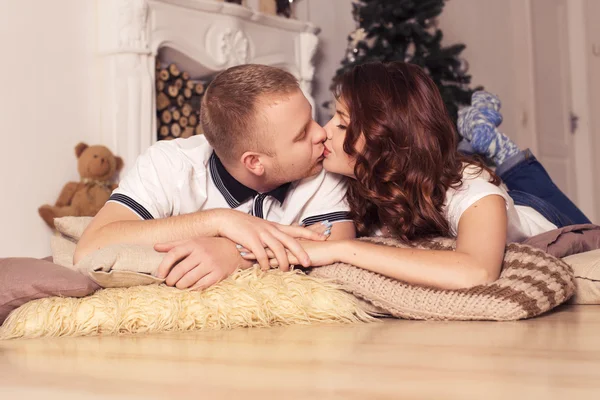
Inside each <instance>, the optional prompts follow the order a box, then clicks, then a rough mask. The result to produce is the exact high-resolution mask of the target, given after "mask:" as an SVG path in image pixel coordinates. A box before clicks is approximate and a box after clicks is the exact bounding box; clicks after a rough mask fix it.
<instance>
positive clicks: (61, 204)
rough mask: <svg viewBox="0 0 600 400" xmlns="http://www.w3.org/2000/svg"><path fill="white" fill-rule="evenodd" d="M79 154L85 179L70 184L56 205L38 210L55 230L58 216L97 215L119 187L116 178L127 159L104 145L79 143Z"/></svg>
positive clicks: (78, 167) (80, 167)
mask: <svg viewBox="0 0 600 400" xmlns="http://www.w3.org/2000/svg"><path fill="white" fill-rule="evenodd" d="M75 155H76V156H77V170H78V171H79V176H80V177H81V180H80V181H79V182H69V183H67V184H66V185H65V186H64V187H63V188H62V191H61V192H60V195H59V196H58V199H57V200H56V203H55V204H54V205H53V206H51V205H49V204H45V205H43V206H41V207H40V208H39V209H38V213H39V214H40V217H42V219H43V220H44V221H45V222H46V224H48V226H49V227H51V228H53V229H54V218H60V217H66V216H74V217H83V216H87V217H93V216H94V215H96V213H98V211H100V209H101V208H102V206H104V204H105V203H106V201H107V200H108V198H109V197H110V195H111V193H112V191H113V190H114V189H115V188H116V187H117V185H116V184H115V183H113V178H115V177H116V175H117V173H119V172H120V171H121V170H122V169H123V159H122V158H121V157H117V156H115V155H114V154H113V153H112V152H111V151H110V150H109V149H108V148H106V147H104V146H99V145H97V146H88V145H87V144H85V143H79V144H78V145H77V146H75Z"/></svg>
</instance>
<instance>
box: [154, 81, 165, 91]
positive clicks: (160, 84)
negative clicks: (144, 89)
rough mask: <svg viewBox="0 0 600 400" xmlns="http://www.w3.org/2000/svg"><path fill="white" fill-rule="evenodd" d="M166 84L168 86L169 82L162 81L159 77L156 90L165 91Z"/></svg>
mask: <svg viewBox="0 0 600 400" xmlns="http://www.w3.org/2000/svg"><path fill="white" fill-rule="evenodd" d="M166 86H167V84H166V83H165V81H161V80H160V79H158V80H157V81H156V91H157V92H164V91H165V87H166Z"/></svg>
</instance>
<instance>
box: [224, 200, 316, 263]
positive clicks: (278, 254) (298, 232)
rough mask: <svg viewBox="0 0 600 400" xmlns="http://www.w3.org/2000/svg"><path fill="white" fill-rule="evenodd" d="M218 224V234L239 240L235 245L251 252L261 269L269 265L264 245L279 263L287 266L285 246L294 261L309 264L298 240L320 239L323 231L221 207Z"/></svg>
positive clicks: (308, 259) (234, 240)
mask: <svg viewBox="0 0 600 400" xmlns="http://www.w3.org/2000/svg"><path fill="white" fill-rule="evenodd" d="M222 212H223V214H222V217H221V220H220V221H219V224H218V234H219V236H223V237H226V238H228V239H230V240H232V241H233V242H235V243H237V244H239V245H240V246H239V247H238V248H242V247H243V248H246V249H248V250H249V251H250V252H252V253H253V254H254V256H255V257H256V261H257V262H258V263H259V264H260V266H261V268H262V269H268V268H269V257H268V256H267V252H266V249H270V250H271V252H272V254H273V256H274V258H276V259H277V262H278V265H279V267H280V268H281V269H282V270H284V271H287V270H289V266H290V264H289V262H288V256H287V253H286V249H287V250H288V251H289V252H290V253H291V254H292V255H293V256H294V257H295V259H296V260H297V263H298V264H301V265H303V266H305V267H308V266H309V265H310V258H309V256H308V254H306V252H305V251H304V249H303V248H302V246H301V245H300V243H299V242H298V240H296V239H306V240H315V241H323V240H326V239H327V235H324V234H322V233H319V232H314V231H313V230H310V229H307V228H303V227H301V226H286V225H281V224H277V223H275V222H269V221H265V220H264V219H261V218H257V217H253V216H251V215H248V214H245V213H243V212H240V211H235V210H222Z"/></svg>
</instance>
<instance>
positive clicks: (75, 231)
mask: <svg viewBox="0 0 600 400" xmlns="http://www.w3.org/2000/svg"><path fill="white" fill-rule="evenodd" d="M92 219H94V217H61V218H55V219H54V225H55V226H56V230H57V231H58V232H60V233H61V234H63V235H64V236H66V237H68V238H71V239H73V241H74V242H75V243H77V242H78V241H79V239H81V235H83V231H85V228H87V226H88V225H89V224H90V222H91V221H92Z"/></svg>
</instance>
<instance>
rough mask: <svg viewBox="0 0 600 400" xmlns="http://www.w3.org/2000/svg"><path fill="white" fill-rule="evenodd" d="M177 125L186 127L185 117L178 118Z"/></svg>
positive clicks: (186, 120)
mask: <svg viewBox="0 0 600 400" xmlns="http://www.w3.org/2000/svg"><path fill="white" fill-rule="evenodd" d="M179 125H181V127H182V128H187V127H188V125H189V123H188V119H187V117H181V118H179Z"/></svg>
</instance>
